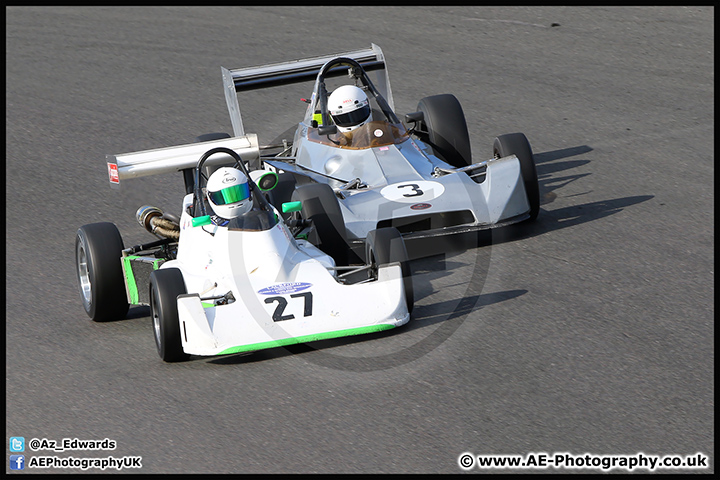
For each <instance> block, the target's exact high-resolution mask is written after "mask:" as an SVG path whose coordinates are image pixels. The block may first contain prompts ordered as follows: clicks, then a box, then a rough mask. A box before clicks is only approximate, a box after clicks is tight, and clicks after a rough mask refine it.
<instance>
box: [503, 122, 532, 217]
mask: <svg viewBox="0 0 720 480" xmlns="http://www.w3.org/2000/svg"><path fill="white" fill-rule="evenodd" d="M513 154H514V155H515V156H516V157H518V159H519V160H520V171H521V172H522V177H523V183H524V184H525V193H526V194H527V197H528V203H529V204H530V218H529V219H528V220H527V221H530V222H532V221H534V220H535V219H536V218H537V216H538V213H540V187H539V186H538V177H537V170H536V169H535V159H534V157H533V153H532V148H530V142H529V141H528V139H527V137H526V136H525V134H523V133H508V134H506V135H500V136H498V137H497V138H496V139H495V141H494V142H493V156H494V157H495V158H501V157H506V156H508V155H513Z"/></svg>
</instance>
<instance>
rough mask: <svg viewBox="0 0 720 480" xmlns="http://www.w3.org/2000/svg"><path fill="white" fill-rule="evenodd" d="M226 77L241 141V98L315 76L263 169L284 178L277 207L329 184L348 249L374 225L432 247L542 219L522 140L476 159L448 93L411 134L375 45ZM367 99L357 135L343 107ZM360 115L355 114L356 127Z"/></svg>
mask: <svg viewBox="0 0 720 480" xmlns="http://www.w3.org/2000/svg"><path fill="white" fill-rule="evenodd" d="M222 75H223V82H224V87H225V98H226V102H227V106H228V111H229V114H230V119H231V122H232V127H233V131H234V134H235V135H236V136H239V135H243V134H244V127H243V122H242V117H241V115H240V108H239V103H238V92H242V91H247V90H253V89H260V88H265V87H274V86H278V85H286V84H291V83H299V82H305V81H312V80H314V82H315V83H314V87H313V90H312V96H311V97H310V99H309V100H305V102H306V103H308V106H307V110H306V113H305V116H304V118H303V120H302V122H300V123H299V124H298V125H297V127H296V128H293V129H294V130H295V133H294V138H293V140H292V143H291V144H290V143H289V142H288V141H287V140H284V141H283V144H282V145H276V147H277V148H280V149H281V151H279V152H277V151H275V152H274V153H273V152H272V150H271V147H268V148H267V149H264V155H262V157H261V162H260V164H259V165H258V166H257V167H258V168H266V169H274V170H276V171H277V172H279V173H280V177H281V181H280V185H279V188H278V189H276V191H275V192H273V201H274V202H275V203H276V204H281V203H282V202H283V201H287V200H289V199H291V198H292V195H293V192H294V187H295V186H296V185H298V184H307V183H316V184H319V185H327V186H329V187H330V189H331V190H332V191H331V192H330V193H329V194H328V199H329V198H330V197H337V198H338V199H339V202H338V205H339V206H340V209H339V211H338V212H335V213H334V215H337V216H338V217H339V218H340V219H341V223H343V224H344V225H345V228H344V229H341V230H340V231H339V235H340V237H342V238H341V240H343V243H342V244H343V245H345V244H347V245H350V247H351V249H352V246H353V245H354V244H356V243H357V244H359V246H360V248H362V245H363V240H364V239H365V238H366V237H367V235H368V233H369V232H370V231H372V230H375V229H377V228H383V227H395V228H397V229H398V230H399V231H400V232H401V234H402V235H403V237H404V238H405V239H406V240H410V239H416V238H432V239H433V241H436V240H439V239H447V238H449V236H450V235H451V234H457V233H463V232H470V231H478V230H485V229H489V228H495V227H501V226H506V225H510V224H514V223H519V222H523V221H532V220H535V218H536V217H537V215H538V212H539V205H540V199H539V189H538V180H537V173H536V170H535V163H534V159H533V154H532V149H531V147H530V144H529V142H528V140H527V138H526V137H525V135H524V134H522V133H512V134H506V135H500V136H498V137H497V138H496V139H495V140H494V144H493V157H492V158H490V159H488V160H485V161H482V162H479V163H473V162H472V155H471V148H470V140H469V135H468V130H467V125H466V122H465V116H464V113H463V110H462V108H461V106H460V103H459V102H458V100H457V98H456V97H455V96H453V95H451V94H441V95H434V96H430V97H426V98H423V99H422V100H420V102H419V104H418V107H417V111H416V112H413V113H410V114H407V115H405V116H404V120H405V124H407V125H411V127H409V128H406V127H405V125H404V124H403V123H402V122H401V121H400V120H399V119H398V117H397V115H396V114H395V112H394V106H393V97H392V92H391V89H390V82H389V78H388V75H387V70H386V67H385V59H384V56H383V53H382V51H381V49H380V48H379V47H378V46H377V45H374V44H373V45H371V47H370V48H369V49H364V50H357V51H352V52H345V53H341V54H337V55H334V56H327V57H315V58H309V59H305V60H296V61H291V62H284V63H279V64H270V65H264V66H259V67H250V68H240V69H233V70H228V69H226V68H222ZM339 77H344V79H343V78H339ZM371 77H372V78H371ZM338 84H339V86H337V87H336V85H338ZM347 84H350V85H354V87H351V88H355V87H359V89H360V90H361V91H362V92H363V93H361V94H360V98H354V97H342V98H341V97H339V95H340V93H338V94H337V95H336V93H335V92H340V91H341V90H342V89H343V88H347V87H345V86H344V85H347ZM329 91H332V92H333V93H332V94H329V93H328V92H329ZM365 97H367V103H368V108H367V109H365V112H366V113H367V112H370V115H369V117H367V120H366V121H365V123H360V125H359V126H357V127H356V128H354V129H351V128H345V127H347V125H348V124H351V123H353V118H352V116H353V115H357V114H358V112H363V109H357V110H354V111H353V112H351V113H347V114H346V115H344V116H343V115H335V114H337V113H339V112H342V107H343V104H344V108H345V109H346V110H347V104H348V103H351V102H352V101H355V102H354V103H356V104H362V102H365ZM338 98H341V100H342V102H343V103H341V104H340V105H338V103H340V100H338ZM364 117H365V115H364V114H363V115H360V116H359V117H355V123H357V122H358V120H359V119H362V118H364ZM345 121H347V122H348V123H344V122H345ZM350 130H351V131H350ZM228 136H229V135H228ZM330 189H328V190H330ZM295 195H296V196H297V192H295ZM426 243H427V242H426ZM408 246H410V243H408ZM338 250H339V247H338ZM337 253H338V254H341V252H337ZM419 256H423V255H422V254H420V255H419Z"/></svg>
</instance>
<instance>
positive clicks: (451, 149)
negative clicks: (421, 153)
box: [417, 93, 472, 168]
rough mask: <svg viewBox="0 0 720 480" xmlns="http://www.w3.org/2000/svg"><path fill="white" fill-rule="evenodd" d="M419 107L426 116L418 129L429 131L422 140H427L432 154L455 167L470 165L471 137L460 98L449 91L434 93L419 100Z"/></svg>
mask: <svg viewBox="0 0 720 480" xmlns="http://www.w3.org/2000/svg"><path fill="white" fill-rule="evenodd" d="M417 109H418V111H420V112H423V117H424V118H423V120H422V121H421V122H420V123H421V124H420V126H419V129H420V130H423V131H427V132H428V133H427V138H426V139H425V138H422V136H421V139H423V140H427V142H428V143H429V144H430V145H431V146H432V149H433V153H435V155H436V156H437V157H439V158H440V159H442V160H444V161H445V162H447V163H449V164H450V165H452V166H453V167H456V168H459V167H466V166H468V165H470V164H471V163H472V155H471V151H470V136H469V135H468V129H467V123H466V122H465V114H464V113H463V109H462V107H461V106H460V102H459V101H458V99H457V98H456V97H455V96H454V95H452V94H449V93H444V94H441V95H433V96H431V97H425V98H423V99H422V100H420V103H418V107H417Z"/></svg>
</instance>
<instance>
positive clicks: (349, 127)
mask: <svg viewBox="0 0 720 480" xmlns="http://www.w3.org/2000/svg"><path fill="white" fill-rule="evenodd" d="M328 109H329V110H330V116H331V117H332V119H333V122H335V125H337V127H338V130H340V131H341V132H351V131H353V130H355V129H356V128H357V127H359V126H362V125H365V124H366V123H367V122H368V121H369V120H370V102H369V101H368V97H367V95H366V94H365V92H363V91H362V89H361V88H359V87H356V86H355V85H343V86H342V87H338V88H336V89H335V91H333V93H332V94H331V95H330V97H329V98H328Z"/></svg>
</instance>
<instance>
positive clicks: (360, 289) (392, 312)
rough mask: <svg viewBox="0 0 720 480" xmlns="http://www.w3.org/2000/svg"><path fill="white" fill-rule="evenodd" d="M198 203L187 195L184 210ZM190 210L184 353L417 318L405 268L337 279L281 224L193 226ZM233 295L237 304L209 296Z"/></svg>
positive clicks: (184, 254)
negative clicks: (351, 281) (364, 278)
mask: <svg viewBox="0 0 720 480" xmlns="http://www.w3.org/2000/svg"><path fill="white" fill-rule="evenodd" d="M191 202H192V195H188V196H187V197H186V198H185V205H184V207H186V206H188V205H189V204H190V203H191ZM191 222H192V218H191V217H190V215H189V214H188V213H187V211H186V209H185V208H183V215H182V218H181V230H180V241H179V248H178V254H177V259H176V260H171V261H168V262H165V263H164V264H163V265H162V266H161V268H178V269H180V271H181V272H182V274H183V278H184V280H185V286H186V288H187V291H188V295H181V296H180V297H179V298H178V316H179V321H180V331H181V339H182V345H183V349H184V351H185V352H186V353H189V354H194V355H218V354H227V353H237V352H242V351H251V350H258V349H262V348H268V347H271V346H280V345H287V344H292V343H300V342H307V341H313V340H319V339H323V338H333V337H339V336H346V335H354V334H359V333H367V332H371V331H378V330H383V329H386V328H392V327H396V326H399V325H402V324H404V323H406V322H407V321H408V320H409V318H410V315H409V313H408V309H407V304H406V301H405V295H404V290H403V282H402V272H401V268H400V265H399V264H395V265H388V266H383V267H380V268H379V271H378V279H377V280H376V281H371V282H368V283H362V284H357V285H344V284H342V283H340V282H338V281H337V279H336V276H335V274H334V270H333V267H334V266H335V265H334V262H333V259H332V258H331V257H329V256H328V255H325V254H324V253H323V252H322V251H320V250H319V249H317V248H316V247H315V246H313V245H311V244H310V243H308V242H306V241H303V240H295V239H294V238H292V236H291V235H290V232H289V231H288V229H287V227H286V226H285V225H284V224H283V223H282V222H279V223H278V224H277V225H275V226H274V227H272V228H270V229H269V230H265V231H237V230H235V231H234V230H230V229H228V228H227V227H219V226H216V225H206V226H203V227H192V226H191ZM228 292H231V293H232V296H233V297H234V298H235V301H234V302H232V303H229V304H227V305H217V306H214V305H212V303H213V302H211V301H208V300H205V301H203V300H202V299H203V298H204V299H208V298H210V297H214V296H222V295H225V294H227V293H228Z"/></svg>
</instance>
